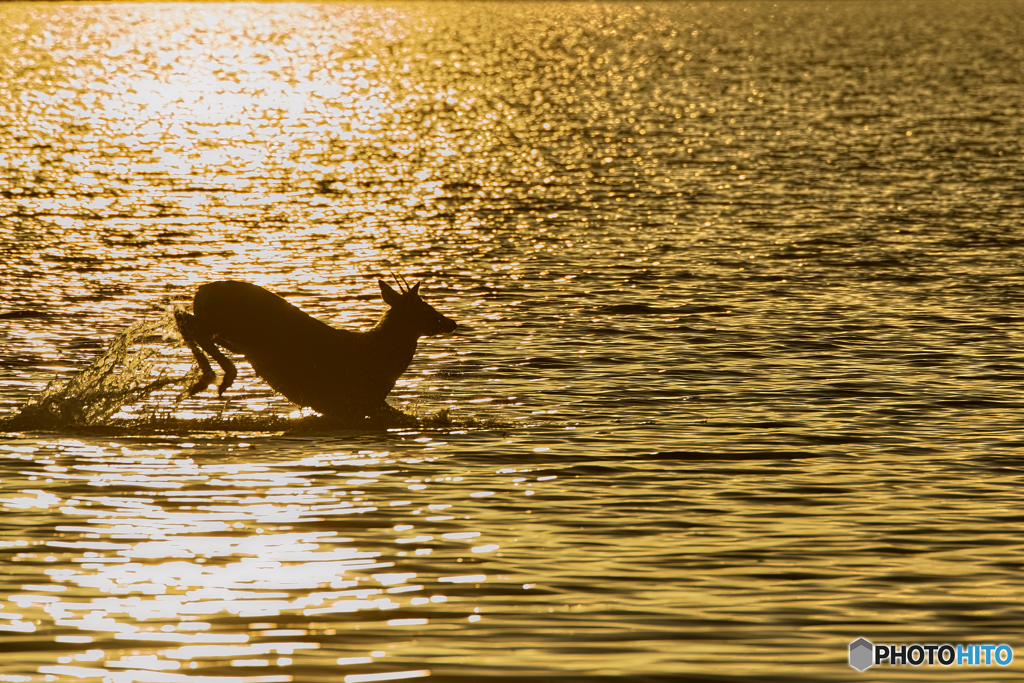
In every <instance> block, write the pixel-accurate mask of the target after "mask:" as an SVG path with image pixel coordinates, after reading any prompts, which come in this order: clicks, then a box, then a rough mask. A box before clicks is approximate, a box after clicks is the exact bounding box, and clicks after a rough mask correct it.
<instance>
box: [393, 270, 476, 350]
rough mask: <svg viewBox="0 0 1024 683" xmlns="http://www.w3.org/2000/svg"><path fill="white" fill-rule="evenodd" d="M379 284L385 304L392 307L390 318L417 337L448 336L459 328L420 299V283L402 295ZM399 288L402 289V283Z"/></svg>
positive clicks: (404, 290)
mask: <svg viewBox="0 0 1024 683" xmlns="http://www.w3.org/2000/svg"><path fill="white" fill-rule="evenodd" d="M397 281H398V280H397V278H396V282H397ZM377 284H379V285H380V296H381V298H382V299H384V303H386V304H387V305H388V306H390V307H391V310H390V311H389V313H390V314H391V315H390V316H389V317H393V318H396V319H397V320H398V321H399V322H400V324H401V326H402V327H403V328H405V329H407V330H408V331H410V332H414V333H415V334H416V336H417V337H429V336H432V335H435V334H448V333H450V332H454V331H455V328H456V327H458V324H457V323H456V322H455V321H454V320H452V319H451V318H446V317H445V316H443V315H441V314H440V313H439V312H438V311H437V309H435V308H434V307H433V306H431V305H430V304H428V303H427V302H426V301H424V300H423V299H421V298H420V293H419V292H420V283H419V282H417V283H416V284H415V285H413V286H412V287H410V288H407V289H403V290H402V291H401V292H400V293H399V292H396V291H395V290H394V289H392V288H391V287H390V286H389V285H388V283H386V282H384V281H383V280H378V281H377ZM398 286H399V288H400V289H401V287H402V285H401V283H399V285H398Z"/></svg>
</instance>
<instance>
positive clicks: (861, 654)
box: [850, 638, 875, 671]
mask: <svg viewBox="0 0 1024 683" xmlns="http://www.w3.org/2000/svg"><path fill="white" fill-rule="evenodd" d="M874 663H875V646H874V645H872V644H871V641H870V640H868V639H867V638H858V639H857V640H855V641H853V642H852V643H850V666H852V667H853V668H854V669H856V670H857V671H864V670H865V669H867V668H868V667H869V666H871V665H872V664H874Z"/></svg>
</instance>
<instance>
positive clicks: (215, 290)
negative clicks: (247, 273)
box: [175, 281, 456, 417]
mask: <svg viewBox="0 0 1024 683" xmlns="http://www.w3.org/2000/svg"><path fill="white" fill-rule="evenodd" d="M379 284H380V288H381V296H382V298H383V299H384V301H385V302H386V303H387V304H389V305H390V306H391V308H390V309H389V310H387V311H385V313H384V314H383V315H382V316H381V318H380V320H379V321H378V322H377V324H376V325H375V326H374V327H373V328H372V329H370V330H367V331H365V332H353V331H350V330H339V329H335V328H333V327H331V326H330V325H327V324H326V323H324V322H321V321H320V320H317V319H316V318H314V317H312V316H310V315H308V314H306V313H304V312H303V311H301V310H300V309H298V308H296V307H295V306H293V305H292V304H290V303H288V302H287V301H285V300H284V299H282V298H281V297H279V296H278V295H276V294H274V293H272V292H269V291H267V290H266V289H263V288H262V287H258V286H257V285H253V284H249V283H246V282H234V281H223V282H212V283H209V284H205V285H202V286H201V287H199V289H198V290H196V295H195V300H194V304H193V314H192V315H189V314H188V313H186V312H184V311H181V310H179V311H177V312H176V313H175V319H176V321H177V323H178V329H179V331H180V332H181V335H182V337H183V338H184V339H185V342H186V343H187V344H188V345H189V347H190V348H191V349H192V353H193V354H194V355H195V357H196V361H197V362H198V363H199V366H200V367H201V368H202V369H203V376H202V378H200V380H199V381H198V382H196V384H195V385H193V387H192V388H191V389H190V393H191V394H196V393H198V392H199V391H202V390H203V389H205V388H206V387H207V386H209V384H210V382H211V381H212V380H213V379H214V373H213V370H212V368H211V366H210V362H209V360H208V359H207V358H206V355H205V354H209V356H210V357H212V358H213V359H214V360H215V361H217V363H218V364H219V365H220V366H221V367H222V368H223V370H224V379H223V380H222V382H221V384H220V386H219V387H218V389H219V392H220V393H221V394H223V393H224V391H226V390H227V389H228V387H229V386H230V385H231V383H232V381H234V378H235V367H234V364H233V363H232V362H231V361H230V359H228V358H227V357H226V356H224V354H223V353H221V352H220V350H219V349H218V348H217V347H218V346H221V347H224V348H225V349H227V350H229V351H232V352H234V353H238V354H241V355H242V356H244V357H245V359H246V360H248V361H249V364H250V365H252V368H253V370H254V371H255V372H256V374H257V375H259V376H260V377H262V378H263V379H264V380H265V381H266V382H267V384H269V385H270V386H271V387H273V388H274V389H275V390H276V391H278V392H280V393H281V394H283V395H284V396H285V397H286V398H288V399H289V400H291V401H292V402H293V403H297V404H298V405H301V406H308V407H310V408H313V409H314V410H316V411H317V412H319V413H322V414H324V415H328V416H331V417H363V416H366V415H372V414H375V413H379V412H381V411H389V410H392V409H391V408H390V407H389V406H388V405H387V404H386V403H385V400H384V399H385V398H386V397H387V395H388V393H389V392H390V391H391V389H392V388H394V386H395V382H397V381H398V378H399V377H401V375H402V373H403V372H405V370H406V368H408V367H409V363H410V362H411V361H412V357H413V354H415V352H416V343H417V340H418V339H419V338H420V337H422V336H430V335H435V334H443V333H448V332H453V331H454V330H455V327H456V324H455V322H454V321H453V320H451V319H449V318H446V317H445V316H443V315H441V314H440V313H438V312H437V311H436V310H435V309H434V308H433V307H431V306H430V305H429V304H427V303H426V302H424V301H423V300H422V299H420V298H419V285H416V286H414V287H412V288H411V289H409V290H407V291H404V292H402V293H398V292H396V291H395V290H393V289H392V288H391V287H389V286H388V285H387V284H386V283H384V282H383V281H381V282H380V283H379ZM204 352H205V354H204Z"/></svg>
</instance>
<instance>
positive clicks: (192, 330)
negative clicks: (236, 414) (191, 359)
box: [174, 308, 238, 396]
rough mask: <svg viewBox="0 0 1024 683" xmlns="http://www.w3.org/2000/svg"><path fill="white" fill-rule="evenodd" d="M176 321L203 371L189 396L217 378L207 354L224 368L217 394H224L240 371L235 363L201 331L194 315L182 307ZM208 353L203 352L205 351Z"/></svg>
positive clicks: (176, 313)
mask: <svg viewBox="0 0 1024 683" xmlns="http://www.w3.org/2000/svg"><path fill="white" fill-rule="evenodd" d="M174 322H175V323H176V324H177V326H178V332H179V333H180V334H181V338H182V339H183V340H184V341H185V344H186V345H187V346H188V348H189V350H191V351H192V355H193V356H195V358H196V363H197V364H198V365H199V369H200V370H202V371H203V374H202V376H200V378H199V379H198V380H196V382H195V384H193V385H192V386H191V387H189V389H188V395H189V396H195V395H196V394H198V393H199V392H200V391H202V390H203V389H205V388H206V387H208V386H210V384H212V383H213V380H215V379H216V378H217V375H216V374H215V373H214V371H213V367H212V366H211V365H210V360H209V359H208V358H207V357H206V355H207V354H209V355H210V358H213V359H214V360H215V361H217V365H219V366H220V367H221V369H222V370H224V379H222V380H221V382H220V384H219V385H217V395H218V396H222V395H223V394H224V392H225V391H227V390H228V387H230V386H231V383H232V382H234V381H235V377H236V376H237V374H238V372H237V370H236V369H235V364H234V363H232V362H231V359H229V358H228V357H227V356H225V355H224V354H223V353H221V351H220V349H218V348H217V345H216V344H214V342H213V339H211V338H210V336H209V335H207V334H206V333H204V332H203V331H201V330H200V329H198V328H199V325H198V321H197V320H196V317H195V316H194V315H191V314H189V313H186V312H185V311H183V310H181V309H180V308H179V309H177V310H176V311H174ZM204 351H205V352H206V353H203V352H204Z"/></svg>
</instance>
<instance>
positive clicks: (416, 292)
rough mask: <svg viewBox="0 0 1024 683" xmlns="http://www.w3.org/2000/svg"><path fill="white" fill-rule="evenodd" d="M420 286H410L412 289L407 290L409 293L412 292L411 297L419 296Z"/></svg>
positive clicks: (418, 284)
mask: <svg viewBox="0 0 1024 683" xmlns="http://www.w3.org/2000/svg"><path fill="white" fill-rule="evenodd" d="M420 284H421V283H419V282H417V283H416V284H414V285H413V286H412V289H410V290H409V291H410V292H412V295H413V296H419V295H420Z"/></svg>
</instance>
